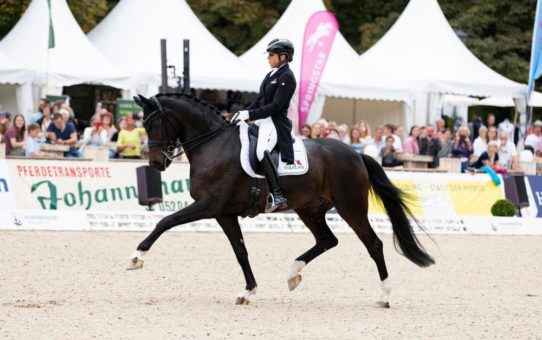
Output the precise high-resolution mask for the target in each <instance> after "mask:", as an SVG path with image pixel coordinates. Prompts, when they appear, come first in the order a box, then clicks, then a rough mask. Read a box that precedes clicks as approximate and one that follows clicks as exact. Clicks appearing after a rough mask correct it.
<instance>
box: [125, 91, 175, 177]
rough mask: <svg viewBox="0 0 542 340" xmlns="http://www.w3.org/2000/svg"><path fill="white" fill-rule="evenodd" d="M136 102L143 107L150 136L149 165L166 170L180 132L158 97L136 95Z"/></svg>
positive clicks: (144, 121) (144, 125)
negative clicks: (169, 118)
mask: <svg viewBox="0 0 542 340" xmlns="http://www.w3.org/2000/svg"><path fill="white" fill-rule="evenodd" d="M134 100H135V102H136V103H137V104H138V105H139V106H141V107H142V108H143V127H144V128H145V130H146V131H147V135H148V137H149V165H150V166H152V167H153V168H155V169H157V170H159V171H164V170H165V169H166V168H167V167H168V166H169V165H170V164H171V161H172V156H173V154H174V152H175V149H176V145H177V137H178V132H175V130H174V127H173V125H172V121H171V120H168V117H167V115H166V111H165V110H166V109H165V108H164V107H163V106H162V103H161V102H160V101H159V99H158V98H156V97H151V98H148V99H147V98H145V97H143V96H142V95H139V97H134Z"/></svg>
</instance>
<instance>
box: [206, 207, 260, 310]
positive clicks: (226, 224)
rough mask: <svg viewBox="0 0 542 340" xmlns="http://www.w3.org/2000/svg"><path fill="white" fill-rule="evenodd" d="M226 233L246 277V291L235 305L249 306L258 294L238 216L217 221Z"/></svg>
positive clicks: (240, 295) (220, 218)
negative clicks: (250, 301) (252, 297)
mask: <svg viewBox="0 0 542 340" xmlns="http://www.w3.org/2000/svg"><path fill="white" fill-rule="evenodd" d="M216 221H217V222H218V224H220V227H222V230H224V233H225V234H226V236H227V237H228V240H229V241H230V243H231V246H232V247H233V251H234V252H235V256H236V257H237V262H239V264H240V265H241V269H242V270H243V275H244V276H245V281H246V287H245V291H244V292H242V293H241V294H239V296H238V297H237V300H236V302H235V304H237V305H241V304H248V302H249V299H248V298H249V296H250V295H254V294H255V293H256V287H257V286H256V279H254V275H253V274H252V269H251V268H250V263H249V262H248V253H247V249H246V247H245V241H244V240H243V234H242V232H241V227H240V226H239V221H238V219H237V216H222V217H219V218H217V219H216Z"/></svg>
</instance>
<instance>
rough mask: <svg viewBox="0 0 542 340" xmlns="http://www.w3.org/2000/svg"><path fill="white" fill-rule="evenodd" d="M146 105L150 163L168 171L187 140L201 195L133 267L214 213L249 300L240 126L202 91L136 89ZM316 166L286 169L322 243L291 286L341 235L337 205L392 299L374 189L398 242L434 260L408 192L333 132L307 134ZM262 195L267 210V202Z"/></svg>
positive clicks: (416, 258)
mask: <svg viewBox="0 0 542 340" xmlns="http://www.w3.org/2000/svg"><path fill="white" fill-rule="evenodd" d="M134 99H135V100H136V102H137V103H138V104H139V105H140V106H142V107H143V110H144V126H145V129H146V131H147V133H148V136H149V163H150V165H151V166H152V167H154V168H156V169H158V170H160V171H164V170H165V169H166V168H167V167H168V166H169V164H170V163H171V159H172V158H174V154H173V153H174V150H175V147H176V146H178V145H179V144H180V143H178V142H177V141H178V140H180V142H181V143H182V146H183V149H184V150H185V152H186V156H187V157H188V160H189V162H190V195H191V196H192V198H193V199H194V203H192V204H191V205H189V206H187V207H185V208H184V209H182V210H180V211H177V212H175V213H173V214H171V215H169V216H167V217H165V218H163V219H162V220H161V221H160V222H159V223H158V224H157V225H156V228H155V229H154V230H153V231H152V232H151V233H150V235H149V236H148V237H147V238H146V239H145V240H143V242H141V244H139V246H138V247H137V249H136V251H135V252H134V254H133V255H132V257H131V261H130V268H128V269H137V268H141V267H142V266H143V256H144V255H145V253H146V252H147V251H148V250H149V249H150V248H151V246H152V245H153V244H154V242H155V241H156V240H157V239H158V238H159V237H160V235H162V234H163V233H164V232H165V231H167V230H169V229H170V228H173V227H175V226H178V225H181V224H184V223H190V222H193V221H197V220H200V219H210V218H214V219H216V221H217V222H218V224H219V225H220V227H221V228H222V229H223V231H224V233H225V234H226V236H227V237H228V240H229V241H230V243H231V245H232V247H233V250H234V252H235V256H236V257H237V261H238V262H239V264H240V265H241V268H242V270H243V274H244V276H245V280H246V288H245V291H244V292H243V293H241V294H240V295H239V296H238V298H237V301H236V303H238V304H242V303H248V299H249V296H250V295H252V294H254V293H255V292H256V280H255V279H254V275H253V274H252V270H251V268H250V264H249V261H248V254H247V250H246V248H245V244H244V240H243V235H242V233H241V228H240V226H239V222H238V217H239V216H242V215H243V213H244V211H245V209H246V207H247V203H248V201H249V196H250V188H251V186H252V181H253V179H252V178H251V177H249V176H248V175H247V174H246V173H245V172H244V171H243V169H242V168H241V163H240V161H239V155H240V150H241V143H240V140H239V128H238V127H236V126H235V125H232V124H230V123H229V122H227V121H225V120H224V119H223V118H221V117H220V116H219V115H218V113H217V111H216V110H214V108H212V107H210V106H209V105H207V104H205V103H204V102H202V101H200V100H198V99H197V98H195V97H191V96H186V95H179V94H158V95H157V96H155V97H151V98H150V99H147V98H145V97H143V96H139V98H138V97H134ZM305 146H306V149H307V153H308V159H309V163H310V169H309V171H308V172H307V173H306V174H305V175H301V176H284V177H281V187H282V189H283V192H284V195H285V197H286V198H287V199H288V208H289V209H293V210H294V211H295V212H296V213H297V214H298V215H299V218H300V219H301V220H302V221H303V223H304V224H305V225H306V226H307V228H309V230H310V231H311V232H312V234H313V235H314V238H315V239H316V244H315V245H314V246H313V247H312V248H310V249H309V250H307V251H306V252H305V253H303V254H302V255H301V256H299V257H298V258H297V259H295V261H294V262H293V264H292V267H291V271H290V273H289V276H288V286H289V288H290V290H293V289H294V288H296V287H297V285H298V284H299V283H300V281H301V275H300V272H301V270H302V268H303V267H304V266H306V265H307V264H308V263H309V262H311V261H312V260H313V259H314V258H316V257H317V256H319V255H320V254H322V253H323V252H325V251H327V250H329V249H331V248H333V247H335V246H336V245H337V243H338V241H337V238H336V237H335V236H334V235H333V233H332V232H331V230H330V229H329V227H328V225H327V224H326V219H325V214H326V212H327V211H328V210H329V209H331V208H333V207H335V209H336V210H337V212H338V213H339V214H340V216H341V217H342V218H343V219H344V220H345V221H346V223H348V225H349V226H350V227H351V228H352V229H353V230H354V232H355V233H356V235H357V236H358V237H359V238H360V240H361V241H362V242H363V244H364V245H365V247H366V248H367V251H368V252H369V255H370V256H371V258H372V259H373V260H374V261H375V263H376V266H377V268H378V273H379V276H380V280H381V288H382V301H381V303H382V305H383V306H385V307H389V294H390V292H391V287H390V284H389V279H388V271H387V269H386V263H385V261H384V253H383V245H382V242H381V241H380V239H379V238H378V236H377V235H376V233H375V232H374V231H373V229H372V228H371V226H370V224H369V219H368V217H367V210H368V198H369V196H368V195H369V190H373V192H374V193H375V194H376V196H378V197H379V198H380V199H381V201H382V203H383V205H384V208H385V209H386V212H387V214H388V216H389V218H390V220H391V224H392V226H393V233H394V239H395V245H396V248H397V247H398V248H399V250H400V252H401V253H402V254H403V255H404V256H405V257H406V258H407V259H409V260H410V261H412V262H414V263H415V264H417V265H418V266H420V267H426V266H429V265H431V264H433V263H434V260H433V259H432V258H431V256H429V255H428V254H427V253H426V252H425V250H424V249H423V247H422V246H421V245H420V243H419V241H418V239H417V238H416V236H415V235H414V232H413V230H412V227H411V225H410V222H409V219H408V216H411V217H412V214H411V212H410V211H409V209H408V208H407V206H406V204H405V200H404V197H403V193H402V192H401V191H400V190H399V189H398V188H397V187H395V186H394V185H393V184H392V183H391V182H390V180H389V179H388V177H387V176H386V174H385V172H384V170H383V169H382V167H381V166H380V165H379V164H378V163H377V162H376V161H375V160H374V159H372V158H371V157H369V156H366V155H361V156H360V155H359V154H358V153H356V152H354V151H353V150H352V149H351V148H350V147H349V146H347V145H345V144H344V143H342V142H340V141H336V140H332V139H314V140H306V141H305ZM266 195H267V192H263V193H262V195H261V202H260V204H259V207H260V211H262V212H263V210H264V208H265V196H266Z"/></svg>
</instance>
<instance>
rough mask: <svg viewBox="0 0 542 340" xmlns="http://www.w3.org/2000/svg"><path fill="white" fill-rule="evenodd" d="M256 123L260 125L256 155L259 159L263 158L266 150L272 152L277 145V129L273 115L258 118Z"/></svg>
mask: <svg viewBox="0 0 542 340" xmlns="http://www.w3.org/2000/svg"><path fill="white" fill-rule="evenodd" d="M254 124H256V125H258V126H259V127H260V131H259V132H258V146H257V147H256V156H257V157H258V160H259V161H261V160H262V159H263V156H264V153H265V152H266V151H269V152H271V150H273V148H274V147H275V145H277V130H276V129H275V124H273V120H272V119H271V117H267V118H265V119H258V120H257V121H255V122H254Z"/></svg>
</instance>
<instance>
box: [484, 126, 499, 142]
mask: <svg viewBox="0 0 542 340" xmlns="http://www.w3.org/2000/svg"><path fill="white" fill-rule="evenodd" d="M492 141H495V142H498V141H499V134H498V132H497V128H496V127H494V126H492V127H488V128H487V143H488V144H489V142H492Z"/></svg>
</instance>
